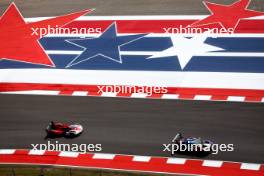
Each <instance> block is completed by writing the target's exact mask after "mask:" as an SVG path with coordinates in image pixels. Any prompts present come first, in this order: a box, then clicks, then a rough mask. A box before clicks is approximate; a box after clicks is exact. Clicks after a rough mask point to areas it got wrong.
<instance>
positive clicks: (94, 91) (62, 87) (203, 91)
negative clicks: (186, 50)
mask: <svg viewBox="0 0 264 176" xmlns="http://www.w3.org/2000/svg"><path fill="white" fill-rule="evenodd" d="M26 90H54V91H60V94H61V95H71V94H72V93H73V91H88V92H89V93H88V95H94V96H100V95H101V92H99V93H98V91H99V88H98V85H71V84H38V83H0V92H8V91H26ZM167 90H168V92H167V93H168V94H179V95H180V97H179V98H184V99H193V98H194V96H195V95H212V98H211V99H212V100H226V99H227V96H245V97H247V98H246V100H250V101H261V99H262V98H263V97H264V90H250V89H217V88H176V87H168V88H167ZM134 93H137V92H134ZM118 95H120V96H129V94H118ZM161 95H162V94H153V96H151V97H160V96H161Z"/></svg>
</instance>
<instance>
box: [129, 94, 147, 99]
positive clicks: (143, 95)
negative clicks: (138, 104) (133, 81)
mask: <svg viewBox="0 0 264 176" xmlns="http://www.w3.org/2000/svg"><path fill="white" fill-rule="evenodd" d="M147 96H148V94H145V93H132V94H131V98H146V97H147Z"/></svg>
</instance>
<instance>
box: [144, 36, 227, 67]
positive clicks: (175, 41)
mask: <svg viewBox="0 0 264 176" xmlns="http://www.w3.org/2000/svg"><path fill="white" fill-rule="evenodd" d="M206 39H207V35H205V34H200V35H196V36H194V37H193V38H190V39H189V38H185V37H183V36H182V35H172V36H171V41H172V45H173V46H172V47H170V48H168V49H166V50H163V51H161V52H159V53H157V54H154V55H152V56H150V57H148V58H147V59H153V58H161V57H170V56H178V59H179V63H180V66H181V68H182V69H184V68H185V66H186V65H187V64H188V63H189V61H190V60H191V59H192V57H193V56H199V55H203V54H204V53H207V52H211V51H219V50H223V49H222V48H219V47H216V46H212V45H208V44H206V43H204V42H205V40H206Z"/></svg>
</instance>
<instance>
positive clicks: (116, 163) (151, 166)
mask: <svg viewBox="0 0 264 176" xmlns="http://www.w3.org/2000/svg"><path fill="white" fill-rule="evenodd" d="M58 154H59V153H58V152H45V155H28V152H26V151H16V152H15V154H9V155H7V154H0V163H14V164H15V163H23V164H25V163H28V164H51V165H66V166H81V167H88V168H91V167H92V168H108V169H121V170H131V171H142V172H145V171H148V172H154V173H158V172H159V173H160V172H163V173H174V174H175V173H179V174H199V175H211V176H222V175H236V176H261V175H263V174H264V166H263V165H260V170H243V169H240V167H241V163H233V162H223V164H222V166H221V167H219V168H218V167H208V166H203V160H186V162H185V163H184V164H167V163H166V162H167V158H163V157H151V159H150V161H149V162H138V161H133V156H126V155H116V156H115V157H114V159H93V154H79V156H78V157H77V158H72V157H60V156H58Z"/></svg>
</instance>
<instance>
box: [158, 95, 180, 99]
mask: <svg viewBox="0 0 264 176" xmlns="http://www.w3.org/2000/svg"><path fill="white" fill-rule="evenodd" d="M161 98H163V99H179V95H178V94H163V95H162V97H161Z"/></svg>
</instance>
